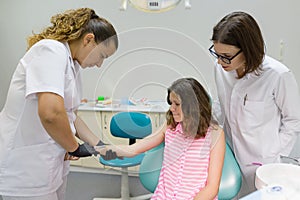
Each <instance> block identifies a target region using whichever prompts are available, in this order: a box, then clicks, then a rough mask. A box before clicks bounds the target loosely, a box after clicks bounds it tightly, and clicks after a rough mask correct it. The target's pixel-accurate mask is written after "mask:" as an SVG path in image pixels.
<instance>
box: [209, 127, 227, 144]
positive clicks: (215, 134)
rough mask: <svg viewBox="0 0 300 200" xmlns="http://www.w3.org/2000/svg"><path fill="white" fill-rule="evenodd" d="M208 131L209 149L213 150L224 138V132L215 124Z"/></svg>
mask: <svg viewBox="0 0 300 200" xmlns="http://www.w3.org/2000/svg"><path fill="white" fill-rule="evenodd" d="M209 129H210V135H211V148H213V147H214V146H215V144H216V143H217V142H218V141H219V140H220V139H223V138H224V131H223V128H222V127H220V126H219V125H216V124H212V125H210V128H209Z"/></svg>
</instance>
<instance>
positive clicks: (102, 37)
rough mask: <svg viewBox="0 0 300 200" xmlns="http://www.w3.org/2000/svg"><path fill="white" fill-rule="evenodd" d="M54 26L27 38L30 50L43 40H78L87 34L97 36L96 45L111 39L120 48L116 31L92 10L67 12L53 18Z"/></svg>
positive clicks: (82, 9) (80, 9)
mask: <svg viewBox="0 0 300 200" xmlns="http://www.w3.org/2000/svg"><path fill="white" fill-rule="evenodd" d="M51 23H52V25H51V26H49V27H46V28H45V29H44V30H43V31H42V32H41V33H38V34H34V33H33V35H32V36H29V37H28V38H27V44H28V49H30V47H32V46H33V45H34V44H35V43H37V42H38V41H40V40H42V39H53V40H57V41H60V42H69V41H72V40H77V39H79V38H81V37H82V36H84V35H85V34H86V33H93V34H94V35H95V41H96V43H100V42H106V44H107V43H108V41H107V39H110V40H109V41H111V39H112V40H113V41H114V43H115V47H116V48H117V47H118V38H117V34H116V31H115V29H114V27H113V25H112V24H111V23H109V22H108V21H107V20H106V19H104V18H101V17H99V16H98V15H96V13H95V11H94V10H93V9H90V8H79V9H76V10H74V9H72V10H67V11H65V12H63V13H61V14H57V15H54V16H52V17H51Z"/></svg>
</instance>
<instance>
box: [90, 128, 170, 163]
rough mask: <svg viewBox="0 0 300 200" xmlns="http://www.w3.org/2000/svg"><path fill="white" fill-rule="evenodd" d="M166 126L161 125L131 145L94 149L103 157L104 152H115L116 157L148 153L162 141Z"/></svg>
mask: <svg viewBox="0 0 300 200" xmlns="http://www.w3.org/2000/svg"><path fill="white" fill-rule="evenodd" d="M166 128H167V125H166V123H165V124H163V125H162V126H161V127H160V128H159V129H158V130H157V131H156V132H154V133H152V134H151V135H149V136H147V137H145V138H143V139H141V140H138V141H137V142H136V143H134V144H132V145H106V147H105V148H101V147H95V149H96V150H97V151H99V152H100V154H101V155H105V153H106V151H108V150H112V151H115V152H116V153H117V155H118V157H133V156H136V155H138V154H140V153H143V152H145V151H148V150H150V149H152V148H154V147H156V146H158V145H159V144H161V143H162V142H163V141H164V138H165V131H166Z"/></svg>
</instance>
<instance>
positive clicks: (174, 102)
mask: <svg viewBox="0 0 300 200" xmlns="http://www.w3.org/2000/svg"><path fill="white" fill-rule="evenodd" d="M169 100H170V102H171V105H170V111H171V112H172V115H173V118H174V120H175V122H182V121H183V112H182V108H181V99H180V97H179V96H178V95H176V94H175V93H174V92H170V99H169Z"/></svg>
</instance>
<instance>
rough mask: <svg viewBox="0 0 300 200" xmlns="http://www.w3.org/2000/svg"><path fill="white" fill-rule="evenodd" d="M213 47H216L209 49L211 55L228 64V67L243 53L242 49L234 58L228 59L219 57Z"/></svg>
mask: <svg viewBox="0 0 300 200" xmlns="http://www.w3.org/2000/svg"><path fill="white" fill-rule="evenodd" d="M213 47H214V45H211V47H210V48H209V49H208V50H209V52H210V53H211V55H213V56H214V57H215V58H217V59H220V60H222V61H223V62H224V63H226V64H228V65H229V64H231V61H232V60H233V59H234V58H235V57H237V56H238V55H239V54H240V53H241V52H242V49H240V50H239V51H238V52H237V53H236V54H235V55H234V56H232V57H231V58H228V57H225V56H222V55H219V54H217V53H216V52H214V51H213V50H212V48H213Z"/></svg>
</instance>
